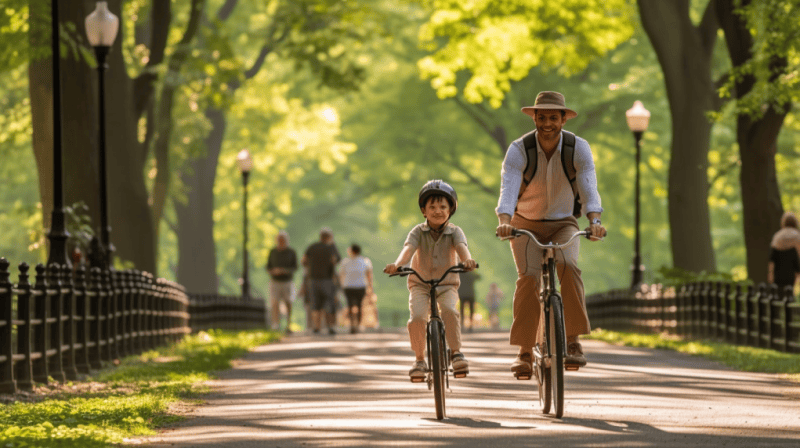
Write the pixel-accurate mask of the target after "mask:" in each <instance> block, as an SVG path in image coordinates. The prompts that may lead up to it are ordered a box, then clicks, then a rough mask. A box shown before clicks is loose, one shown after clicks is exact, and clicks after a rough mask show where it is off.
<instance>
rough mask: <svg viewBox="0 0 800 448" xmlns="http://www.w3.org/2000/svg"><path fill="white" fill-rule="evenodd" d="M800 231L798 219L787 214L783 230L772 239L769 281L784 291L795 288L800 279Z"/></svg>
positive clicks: (784, 215) (789, 213)
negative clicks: (799, 252)
mask: <svg viewBox="0 0 800 448" xmlns="http://www.w3.org/2000/svg"><path fill="white" fill-rule="evenodd" d="M798 248H800V230H798V223H797V217H796V216H795V215H794V213H792V212H786V213H784V214H783V217H781V229H780V230H778V231H777V232H776V233H775V235H774V236H773V237H772V243H771V244H770V251H769V264H768V265H767V268H768V272H767V281H769V282H770V283H775V284H776V285H778V288H779V289H780V290H781V291H783V290H784V289H785V288H786V287H787V286H789V287H794V285H795V283H797V280H798V278H800V256H798Z"/></svg>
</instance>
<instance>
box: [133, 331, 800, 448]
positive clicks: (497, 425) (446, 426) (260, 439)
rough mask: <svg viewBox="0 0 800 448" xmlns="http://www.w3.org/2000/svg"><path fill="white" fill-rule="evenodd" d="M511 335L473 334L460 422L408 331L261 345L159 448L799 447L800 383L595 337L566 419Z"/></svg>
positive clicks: (456, 395) (467, 340)
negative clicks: (526, 368) (422, 380)
mask: <svg viewBox="0 0 800 448" xmlns="http://www.w3.org/2000/svg"><path fill="white" fill-rule="evenodd" d="M507 337H508V336H507V333H466V334H464V338H463V339H464V348H463V351H464V354H465V355H466V356H467V359H468V360H469V361H470V363H471V365H470V370H471V373H470V375H469V376H468V377H467V378H466V379H459V380H452V379H451V381H450V386H451V392H449V393H448V396H447V415H448V418H447V419H445V420H442V421H439V420H436V416H435V412H434V403H433V392H431V391H428V389H427V386H425V385H424V384H423V385H420V384H412V383H410V382H409V381H408V376H407V372H408V369H409V368H410V365H411V361H412V358H413V355H412V354H411V351H410V348H409V344H408V340H407V336H406V335H405V333H400V332H398V333H370V334H358V335H349V334H348V335H337V336H332V337H330V336H314V337H312V336H302V335H298V336H292V337H288V338H286V339H284V340H283V341H282V342H280V343H276V344H272V345H267V346H263V347H260V348H258V349H257V350H256V351H254V352H252V353H250V354H248V355H247V356H245V357H244V358H243V359H241V360H239V361H237V363H236V366H235V367H234V368H233V369H231V370H228V371H225V372H223V373H222V374H221V375H220V379H218V380H215V381H213V382H212V383H211V385H212V387H213V388H214V392H213V393H212V394H210V395H208V396H207V397H205V400H206V403H205V404H204V405H202V406H199V407H197V408H196V409H195V410H194V411H193V412H192V413H191V415H190V416H189V418H188V419H187V420H186V421H184V422H182V423H180V424H179V425H178V426H176V427H174V428H170V429H167V430H165V431H163V432H162V433H161V434H159V435H158V436H154V437H151V438H149V439H147V440H143V441H142V442H143V443H149V444H151V445H152V446H176V447H281V448H291V447H328V446H343V447H388V446H425V447H459V448H464V447H519V446H536V447H538V446H542V447H545V446H550V447H611V448H617V447H626V448H627V447H659V448H660V447H681V448H685V447H690V446H691V447H695V446H704V447H709V448H710V447H723V446H724V447H793V448H797V447H798V446H800V385H798V384H796V383H790V382H787V381H785V380H782V379H780V378H779V377H777V376H775V375H768V374H753V373H742V372H736V371H732V370H730V369H727V368H725V367H723V366H721V365H719V364H717V363H714V362H710V361H705V360H703V359H700V358H696V357H692V356H688V355H683V354H680V353H674V352H670V351H665V350H650V349H637V348H628V347H617V346H613V345H608V344H605V343H602V342H596V341H584V343H583V345H584V350H585V351H586V353H587V357H588V359H589V365H588V366H586V367H585V368H583V369H581V370H580V371H579V372H569V373H568V374H567V377H566V405H565V412H564V418H563V419H560V420H559V419H554V418H552V417H548V416H545V415H542V414H541V413H540V412H539V409H538V401H537V393H536V383H535V381H517V380H515V379H514V378H513V376H511V373H510V371H509V365H510V363H511V361H512V360H513V357H514V355H515V353H516V350H515V348H514V347H511V346H509V345H508V342H507V341H508V339H507Z"/></svg>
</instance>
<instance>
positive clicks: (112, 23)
mask: <svg viewBox="0 0 800 448" xmlns="http://www.w3.org/2000/svg"><path fill="white" fill-rule="evenodd" d="M117 31H119V19H118V18H117V16H115V15H114V14H113V13H112V12H111V11H109V10H108V2H97V7H96V8H95V10H94V11H93V12H92V13H91V14H89V15H88V16H87V17H86V36H87V37H88V38H89V44H90V45H91V46H92V47H94V54H95V56H96V57H97V73H98V81H99V82H98V85H99V92H100V95H99V98H100V102H99V106H100V107H99V113H98V116H99V119H100V127H99V128H100V133H99V135H98V146H99V154H100V158H99V159H100V160H99V162H100V244H101V246H102V247H101V249H100V254H98V255H100V256H99V257H95V261H96V262H98V263H101V266H98V267H100V268H102V269H109V268H110V267H111V264H112V261H113V258H112V256H113V253H114V246H112V245H111V227H110V226H109V225H108V187H107V185H106V177H107V176H106V105H105V71H106V69H107V68H108V64H107V63H106V56H107V55H108V52H109V50H111V46H112V45H114V39H116V38H117Z"/></svg>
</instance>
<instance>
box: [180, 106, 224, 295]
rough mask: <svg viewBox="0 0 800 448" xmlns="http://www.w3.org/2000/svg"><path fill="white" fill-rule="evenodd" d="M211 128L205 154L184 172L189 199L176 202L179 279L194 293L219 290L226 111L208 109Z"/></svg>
mask: <svg viewBox="0 0 800 448" xmlns="http://www.w3.org/2000/svg"><path fill="white" fill-rule="evenodd" d="M206 117H207V118H208V120H209V121H210V122H211V126H212V128H211V132H209V134H208V136H207V137H206V142H205V147H206V150H207V154H206V156H205V157H201V158H197V159H194V160H193V161H192V162H191V164H190V168H189V170H187V172H186V174H184V175H183V179H184V183H185V185H186V189H187V190H188V193H187V202H186V203H185V204H179V203H176V204H175V212H176V214H177V217H178V231H177V232H176V233H177V236H178V273H177V281H178V283H180V284H181V285H183V286H185V287H186V290H187V291H189V292H192V293H209V294H213V293H216V292H217V289H218V287H219V279H218V278H217V253H216V245H215V243H214V181H215V179H216V175H217V163H218V160H219V155H220V152H221V151H222V140H223V137H224V136H225V127H226V122H225V114H224V112H222V111H221V110H218V109H209V110H207V111H206Z"/></svg>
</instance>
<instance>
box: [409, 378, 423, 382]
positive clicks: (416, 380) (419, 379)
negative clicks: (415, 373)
mask: <svg viewBox="0 0 800 448" xmlns="http://www.w3.org/2000/svg"><path fill="white" fill-rule="evenodd" d="M411 382H412V383H424V382H425V377H412V378H411Z"/></svg>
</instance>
